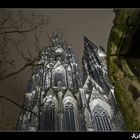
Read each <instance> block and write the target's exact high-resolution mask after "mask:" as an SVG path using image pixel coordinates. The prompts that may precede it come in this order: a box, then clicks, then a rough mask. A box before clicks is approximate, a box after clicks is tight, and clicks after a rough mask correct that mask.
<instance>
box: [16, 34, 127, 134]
mask: <svg viewBox="0 0 140 140" xmlns="http://www.w3.org/2000/svg"><path fill="white" fill-rule="evenodd" d="M82 66H83V71H82V73H81V72H80V68H79V65H78V61H77V59H76V58H75V56H74V53H73V51H72V49H71V46H70V45H66V43H65V42H64V41H63V38H62V36H61V34H60V33H59V32H54V33H53V34H52V36H51V38H50V45H49V46H47V47H45V48H43V49H42V51H41V54H40V58H39V62H38V65H37V66H36V67H35V68H34V70H33V74H32V76H31V79H30V81H29V82H28V85H27V92H26V94H25V98H24V103H23V107H24V108H26V109H23V110H22V111H21V114H20V116H19V119H18V123H17V131H49V132H50V131H55V132H59V131H60V132H67V131H93V132H102V131H105V132H108V131H123V129H124V121H123V118H122V116H121V114H120V112H119V110H118V105H117V101H116V99H115V96H114V88H113V86H112V85H111V84H110V82H109V80H108V77H107V66H106V51H105V50H104V49H103V47H101V46H99V47H97V46H96V45H94V44H93V43H92V42H91V41H90V40H89V39H88V38H86V37H84V51H83V57H82Z"/></svg>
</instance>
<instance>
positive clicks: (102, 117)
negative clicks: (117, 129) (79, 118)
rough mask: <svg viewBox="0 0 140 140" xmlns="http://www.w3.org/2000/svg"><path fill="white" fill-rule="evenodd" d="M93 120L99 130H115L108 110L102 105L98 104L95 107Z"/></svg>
mask: <svg viewBox="0 0 140 140" xmlns="http://www.w3.org/2000/svg"><path fill="white" fill-rule="evenodd" d="M92 121H93V124H94V126H95V128H96V129H97V131H112V130H113V127H112V124H111V119H110V117H109V115H108V112H107V111H106V110H105V109H104V108H103V107H101V106H100V105H96V106H95V107H94V108H93V111H92Z"/></svg>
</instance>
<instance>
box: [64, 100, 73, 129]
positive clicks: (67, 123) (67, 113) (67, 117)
mask: <svg viewBox="0 0 140 140" xmlns="http://www.w3.org/2000/svg"><path fill="white" fill-rule="evenodd" d="M64 130H71V131H74V130H76V123H75V111H74V106H73V104H72V103H70V102H68V103H66V104H65V107H64Z"/></svg>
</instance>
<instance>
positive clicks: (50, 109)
mask: <svg viewBox="0 0 140 140" xmlns="http://www.w3.org/2000/svg"><path fill="white" fill-rule="evenodd" d="M54 118H55V104H54V103H53V102H52V101H49V102H48V104H47V106H46V108H45V111H44V119H43V125H44V128H43V130H48V131H51V130H54V122H55V120H54Z"/></svg>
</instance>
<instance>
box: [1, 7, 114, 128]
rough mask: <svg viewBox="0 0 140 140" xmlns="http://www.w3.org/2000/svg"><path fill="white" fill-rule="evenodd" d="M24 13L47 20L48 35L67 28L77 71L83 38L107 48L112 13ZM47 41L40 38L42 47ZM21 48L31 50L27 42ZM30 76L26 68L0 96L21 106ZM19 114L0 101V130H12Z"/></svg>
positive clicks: (4, 84)
mask: <svg viewBox="0 0 140 140" xmlns="http://www.w3.org/2000/svg"><path fill="white" fill-rule="evenodd" d="M23 12H25V13H30V12H33V13H36V14H42V15H44V16H45V17H49V19H50V20H49V25H48V31H49V32H50V33H51V32H52V31H55V30H56V29H57V28H62V29H63V30H64V29H65V28H66V32H65V39H66V40H67V41H68V43H70V44H71V45H72V49H73V52H74V54H75V56H76V58H77V59H78V61H79V65H80V67H81V57H82V55H83V47H84V46H83V36H86V37H88V38H89V39H90V40H91V41H92V42H93V43H94V44H96V45H97V46H99V45H101V46H103V47H104V48H106V46H107V41H108V37H109V33H110V30H111V27H112V25H113V23H112V22H113V18H114V15H115V14H114V13H113V9H88V10H86V9H79V10H78V9H77V10H76V9H71V10H68V9H67V10H66V9H65V10H64V9H63V10H56V9H51V10H47V9H41V10H39V9H37V10H34V9H32V10H31V9H30V10H29V9H26V10H24V11H23ZM0 14H1V11H0ZM29 40H31V38H29ZM47 40H48V38H47V36H46V35H45V34H44V36H42V46H47V45H48V44H47V42H48V41H47ZM24 45H27V46H28V47H29V48H30V50H32V46H31V45H29V44H28V42H26V43H23V44H22V47H23V46H24ZM11 55H12V56H11V57H14V58H15V59H16V66H15V67H20V65H22V64H23V62H22V59H21V58H20V57H19V56H18V55H17V53H16V52H12V53H11ZM31 73H32V71H31V69H30V68H27V69H26V70H24V71H23V72H21V73H19V74H17V75H16V76H13V77H11V78H8V79H6V80H3V81H1V82H0V94H2V95H5V96H6V97H9V98H11V99H13V100H14V101H16V102H17V103H19V104H22V102H23V99H24V94H25V92H26V85H27V81H28V80H29V79H30V76H31ZM19 112H20V109H19V108H18V107H16V106H15V105H13V104H11V103H8V102H7V101H2V100H0V130H4V129H14V127H15V124H16V121H17V118H18V115H19Z"/></svg>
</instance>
